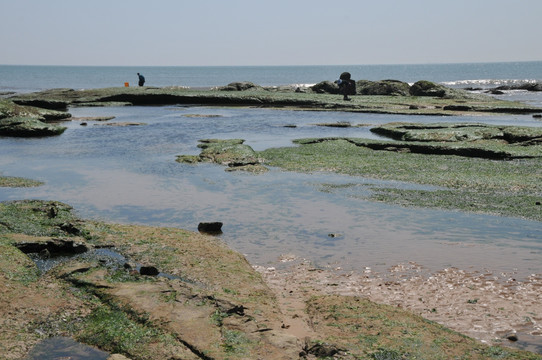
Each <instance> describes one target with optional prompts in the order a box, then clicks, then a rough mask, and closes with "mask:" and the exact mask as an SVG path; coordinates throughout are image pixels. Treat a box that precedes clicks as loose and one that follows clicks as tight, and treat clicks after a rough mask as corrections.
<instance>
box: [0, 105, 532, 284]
mask: <svg viewBox="0 0 542 360" xmlns="http://www.w3.org/2000/svg"><path fill="white" fill-rule="evenodd" d="M71 112H72V113H73V114H74V115H75V116H103V115H115V116H116V117H117V118H116V119H115V120H113V121H119V122H120V121H134V122H144V123H146V124H147V125H145V126H140V127H128V128H120V127H106V126H103V124H100V123H98V122H96V123H93V122H89V125H88V126H86V127H83V126H80V124H79V123H77V122H71V123H68V124H67V125H68V130H67V131H66V132H65V133H64V134H63V135H62V136H59V137H55V138H44V139H8V138H3V139H1V140H0V151H1V152H2V154H3V155H2V157H1V158H0V169H1V170H2V173H3V174H4V175H10V176H26V177H30V178H34V179H38V180H42V181H45V183H46V185H45V186H42V187H39V188H32V189H6V188H0V200H7V199H21V198H40V199H53V200H60V201H63V202H66V203H69V204H71V205H73V206H74V207H75V209H77V210H78V212H79V214H80V215H81V216H83V217H91V218H99V219H104V220H108V221H114V222H127V223H140V224H149V225H160V226H174V227H181V228H186V229H189V230H194V231H196V230H197V225H198V223H199V222H202V221H221V222H223V223H224V226H223V232H224V234H223V235H222V236H221V237H222V239H224V240H225V241H226V242H227V243H228V244H229V245H230V246H231V247H232V248H234V249H236V250H238V251H240V252H242V253H244V254H246V256H247V258H248V259H249V260H250V261H251V262H253V263H256V264H263V265H265V264H273V265H275V262H276V261H277V258H278V257H279V256H280V255H281V254H285V253H292V254H296V255H298V256H300V257H306V258H309V259H311V260H313V261H314V262H316V263H317V264H319V265H326V264H333V265H337V266H341V267H343V268H346V269H354V270H359V269H363V268H364V267H366V266H370V267H372V268H373V269H375V270H377V271H378V270H382V271H383V270H384V269H386V268H387V267H389V266H390V265H394V264H396V263H398V262H405V261H416V262H418V263H420V264H422V265H424V266H426V267H429V268H432V269H435V270H437V269H441V268H443V267H447V266H457V267H460V268H464V269H484V268H489V269H493V270H497V271H514V270H515V269H517V272H518V273H519V274H523V275H526V274H530V273H534V272H536V273H542V262H541V261H540V258H541V254H542V243H541V241H540V236H539V234H540V231H541V230H542V226H541V224H540V223H538V222H533V221H524V220H520V219H511V218H502V217H495V216H485V215H473V214H463V213H459V212H452V211H437V210H433V209H431V210H427V209H412V208H409V209H405V208H401V207H397V206H390V205H386V204H380V203H373V202H369V201H366V200H364V199H366V198H367V196H368V195H369V194H370V191H371V190H370V188H371V187H373V186H375V185H377V186H378V185H379V184H381V183H380V182H377V181H374V180H367V179H361V178H355V177H349V176H342V175H335V174H296V173H287V172H282V171H279V170H277V169H272V171H270V172H269V173H267V174H265V175H258V176H255V175H250V174H243V173H227V172H225V171H224V169H223V167H221V166H216V165H197V166H193V165H186V164H178V163H176V162H175V156H176V155H180V154H197V153H199V149H198V148H197V140H199V139H202V138H242V139H246V140H247V144H249V145H250V146H252V147H254V148H255V149H257V150H262V149H265V148H267V147H270V146H290V145H291V140H292V139H295V138H302V137H317V136H356V137H375V136H374V135H372V134H371V133H370V131H369V126H367V127H359V128H335V127H333V128H328V127H318V126H314V124H315V123H321V122H350V123H352V124H362V123H363V124H381V123H386V122H390V121H420V122H421V121H423V122H435V121H454V122H457V121H476V122H493V123H506V122H508V123H515V124H518V123H519V124H525V125H533V126H534V124H536V126H540V125H541V124H540V122H538V123H536V121H534V120H532V118H531V117H530V116H520V115H517V116H516V115H514V116H509V117H504V116H503V117H496V118H495V117H487V118H485V117H476V118H474V119H472V118H444V119H442V118H435V117H427V116H425V117H406V116H390V115H378V114H350V113H332V112H322V113H320V112H303V111H296V112H293V111H275V110H268V109H249V110H247V109H238V108H225V109H222V108H198V107H129V108H79V109H72V110H71ZM187 114H208V115H209V114H210V115H217V116H213V117H187V116H184V115H187ZM287 124H294V125H296V127H295V128H291V127H285V126H284V125H287ZM322 184H326V185H325V186H324V185H322ZM386 185H387V184H386ZM393 185H394V186H409V185H407V184H400V183H393ZM330 189H332V191H330ZM330 233H332V234H340V236H337V237H330V236H329V234H330Z"/></svg>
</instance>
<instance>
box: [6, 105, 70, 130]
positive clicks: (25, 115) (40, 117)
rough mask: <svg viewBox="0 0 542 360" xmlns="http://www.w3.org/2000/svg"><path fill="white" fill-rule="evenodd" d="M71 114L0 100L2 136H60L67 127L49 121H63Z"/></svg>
mask: <svg viewBox="0 0 542 360" xmlns="http://www.w3.org/2000/svg"><path fill="white" fill-rule="evenodd" d="M69 117H71V115H70V114H69V113H66V112H61V111H55V110H48V109H42V108H37V107H33V106H23V105H19V104H16V103H14V102H13V101H10V100H7V99H3V100H0V136H15V137H38V136H51V135H59V134H62V133H63V132H64V130H66V128H65V127H62V126H58V125H54V124H48V123H46V122H47V121H55V120H63V119H66V118H69Z"/></svg>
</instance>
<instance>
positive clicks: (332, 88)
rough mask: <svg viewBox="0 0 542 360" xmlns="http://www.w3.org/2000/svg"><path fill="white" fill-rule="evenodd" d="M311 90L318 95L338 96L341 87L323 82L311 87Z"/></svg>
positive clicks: (329, 82)
mask: <svg viewBox="0 0 542 360" xmlns="http://www.w3.org/2000/svg"><path fill="white" fill-rule="evenodd" d="M311 90H312V91H314V92H315V93H317V94H338V93H339V85H337V84H336V83H334V82H331V81H321V82H319V83H318V84H316V85H313V86H311Z"/></svg>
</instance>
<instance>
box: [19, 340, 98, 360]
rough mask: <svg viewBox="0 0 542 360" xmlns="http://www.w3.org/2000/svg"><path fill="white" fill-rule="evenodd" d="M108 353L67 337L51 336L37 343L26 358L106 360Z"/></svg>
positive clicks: (38, 359)
mask: <svg viewBox="0 0 542 360" xmlns="http://www.w3.org/2000/svg"><path fill="white" fill-rule="evenodd" d="M108 357H109V353H107V352H105V351H101V350H98V349H95V348H93V347H90V346H87V345H84V344H81V343H78V342H76V341H75V340H73V339H71V338H68V337H53V338H49V339H45V340H43V341H41V342H40V343H39V344H37V345H36V346H35V347H34V348H33V349H32V350H31V351H30V353H29V354H28V356H27V358H26V359H27V360H58V359H70V360H106V359H107V358H108Z"/></svg>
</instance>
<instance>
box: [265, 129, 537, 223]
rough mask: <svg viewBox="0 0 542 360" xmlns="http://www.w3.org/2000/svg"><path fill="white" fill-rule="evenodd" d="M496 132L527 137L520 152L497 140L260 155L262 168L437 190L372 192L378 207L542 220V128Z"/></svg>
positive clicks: (353, 143)
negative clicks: (389, 205)
mask: <svg viewBox="0 0 542 360" xmlns="http://www.w3.org/2000/svg"><path fill="white" fill-rule="evenodd" d="M432 130H434V129H433V127H432V126H428V127H427V128H426V129H425V133H424V134H423V135H420V136H423V137H424V138H429V137H431V135H430V134H429V133H430V132H431V131H432ZM501 130H502V131H503V132H509V133H515V134H518V133H519V134H522V136H520V137H519V138H521V139H522V140H524V139H525V134H530V136H528V138H530V139H528V140H525V141H522V142H521V143H520V144H521V145H518V143H509V142H507V141H504V140H502V139H500V138H499V139H494V140H491V139H490V136H486V137H485V138H483V139H478V138H477V139H476V140H474V141H464V139H463V140H462V141H459V140H457V139H456V141H453V142H444V144H443V142H442V141H433V142H432V141H423V142H420V141H377V140H368V139H352V138H323V139H322V138H320V139H300V140H297V141H295V143H297V144H299V145H301V146H298V147H285V148H275V149H267V150H265V151H262V152H260V153H259V154H260V156H261V157H262V158H263V159H265V162H264V163H265V164H266V165H269V166H277V167H281V168H283V169H285V170H289V171H301V172H315V171H327V172H336V173H341V174H348V175H354V176H361V177H364V178H371V179H380V180H396V181H403V182H408V183H415V184H421V185H431V186H437V187H440V188H441V189H440V190H431V191H429V190H405V189H397V188H385V187H378V188H376V187H375V188H373V189H372V190H373V191H372V192H370V195H368V198H369V199H371V200H375V201H384V202H388V203H393V204H399V205H403V206H418V207H434V208H444V209H453V210H460V211H468V212H479V213H488V214H497V215H502V216H513V217H522V218H526V219H531V220H537V221H542V206H541V205H540V204H541V203H542V148H541V147H540V145H539V144H538V142H536V141H535V142H534V143H533V142H532V139H536V138H537V137H538V133H539V129H533V130H532V131H529V128H519V129H516V128H510V129H509V128H507V127H503V128H502V129H501ZM436 131H440V128H436ZM487 133H488V134H492V133H493V132H492V131H487ZM437 137H438V136H437ZM403 138H404V137H403ZM516 139H517V138H516ZM533 144H534V145H533Z"/></svg>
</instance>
